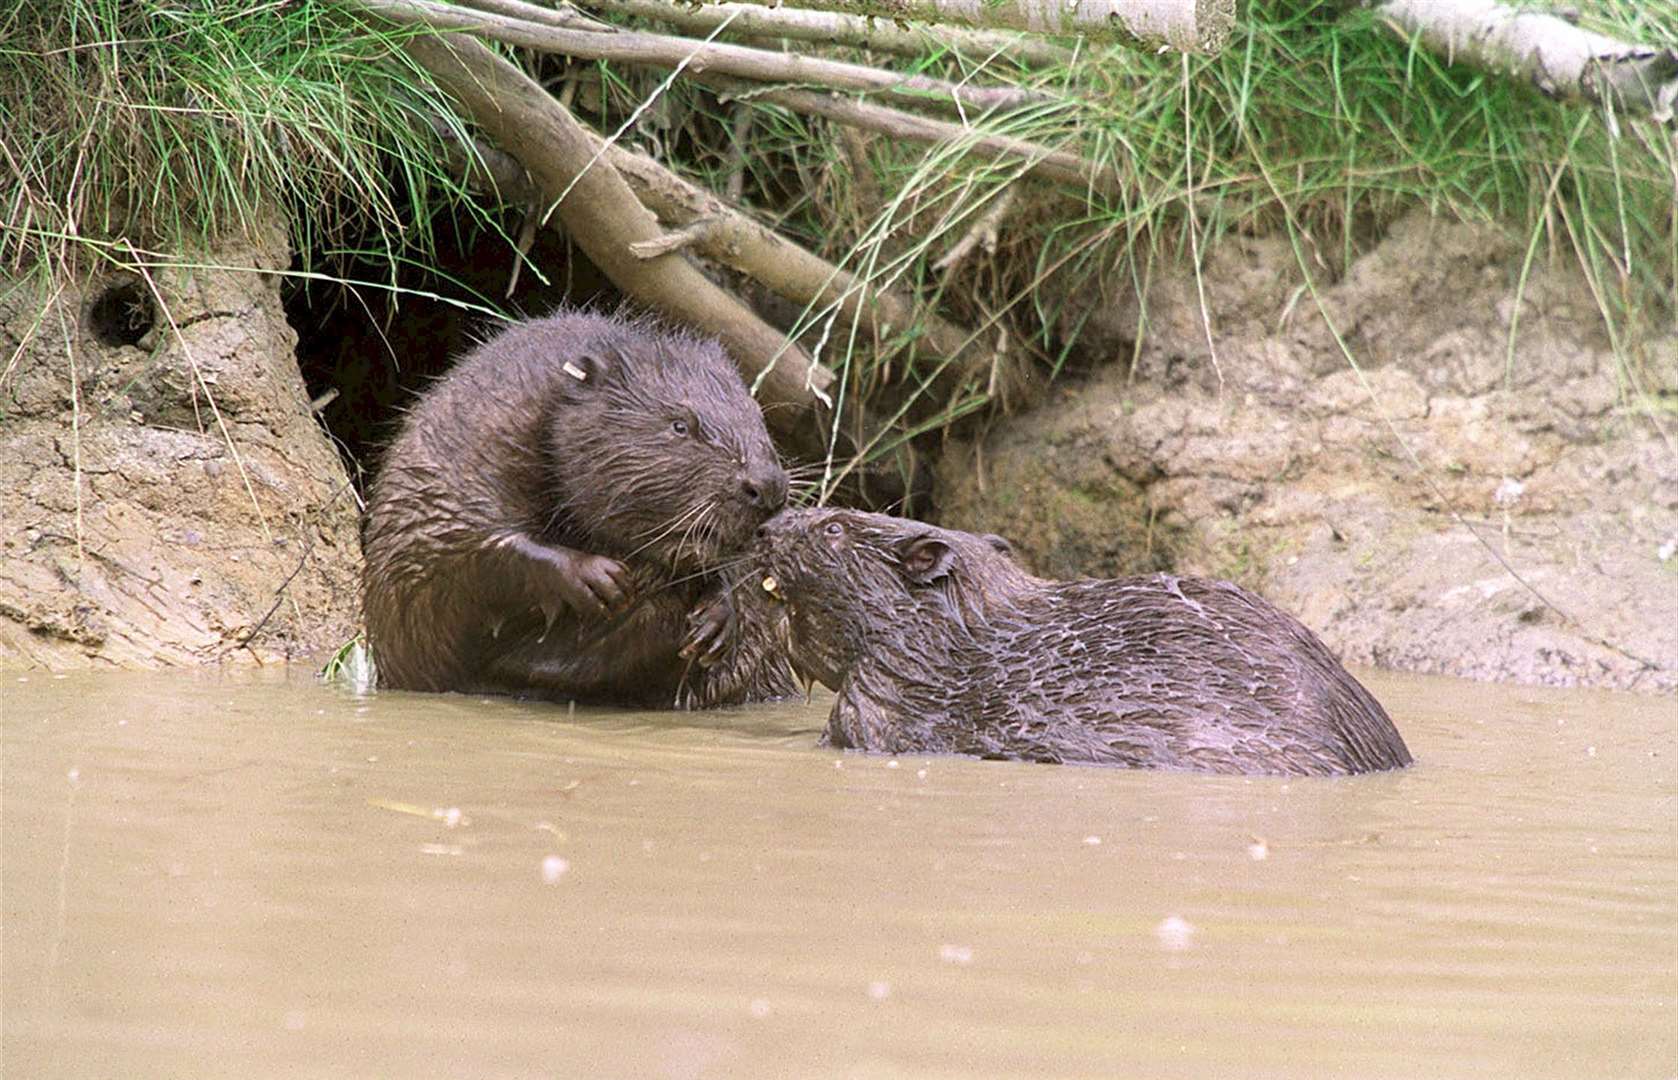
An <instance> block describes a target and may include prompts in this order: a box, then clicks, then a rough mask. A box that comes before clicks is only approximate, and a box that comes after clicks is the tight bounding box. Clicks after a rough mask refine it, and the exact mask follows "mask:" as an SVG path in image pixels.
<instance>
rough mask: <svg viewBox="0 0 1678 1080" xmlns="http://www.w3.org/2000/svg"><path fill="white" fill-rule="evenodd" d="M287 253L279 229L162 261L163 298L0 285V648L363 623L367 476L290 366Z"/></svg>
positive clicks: (120, 647)
mask: <svg viewBox="0 0 1678 1080" xmlns="http://www.w3.org/2000/svg"><path fill="white" fill-rule="evenodd" d="M287 261H288V253H287V249H286V245H285V241H284V238H283V236H282V234H281V233H280V232H279V231H278V230H274V231H272V232H271V233H270V234H268V235H267V236H265V237H263V238H261V239H260V240H259V241H257V242H256V243H254V244H247V245H240V246H237V247H232V248H228V249H224V250H221V251H218V252H216V253H215V254H214V255H213V257H210V258H207V259H204V260H203V262H204V263H205V264H207V265H212V266H216V267H246V268H250V269H242V270H231V271H229V270H221V269H203V268H200V269H195V270H191V271H187V270H180V271H172V272H170V273H167V274H164V275H161V276H160V277H159V279H158V287H159V288H160V290H161V292H162V294H163V297H164V301H165V303H164V304H163V305H161V306H158V305H155V304H154V303H153V302H152V300H151V297H150V290H149V289H148V288H147V287H146V285H145V284H144V282H142V281H139V280H137V279H133V278H129V277H123V276H112V275H109V274H92V275H90V276H89V277H87V278H86V279H84V280H78V281H72V282H66V283H59V282H47V281H44V280H42V279H39V278H34V279H26V280H23V281H14V282H8V283H6V287H5V288H4V289H0V354H3V355H4V356H6V357H7V358H8V360H9V366H8V368H7V370H6V371H5V373H4V381H3V384H0V413H3V419H0V445H3V450H0V522H3V523H4V524H3V526H0V663H4V664H6V665H13V666H15V665H42V666H47V667H51V668H60V669H62V668H74V667H86V666H124V667H135V666H140V667H149V666H156V665H159V664H189V663H190V664H196V663H204V662H209V661H219V660H235V661H237V660H249V659H253V658H257V657H261V658H264V659H266V658H275V657H289V656H298V655H304V654H318V653H319V652H321V651H322V650H324V649H329V648H331V647H333V646H335V645H337V644H339V643H341V642H343V641H344V640H346V639H347V638H348V637H349V635H350V634H351V633H352V632H353V630H354V626H355V623H356V619H357V612H358V608H359V604H358V602H357V582H358V578H359V566H360V558H361V556H360V548H359V544H358V541H357V533H356V514H357V511H356V503H355V496H354V494H353V492H352V491H351V490H350V487H349V484H348V481H347V479H346V477H345V474H344V470H343V467H342V466H341V464H340V463H339V461H338V458H337V455H336V454H335V453H334V452H333V451H332V448H331V446H330V445H329V444H328V442H327V441H326V438H325V436H324V433H323V432H322V431H321V430H320V428H319V426H318V425H317V424H316V423H315V421H314V417H313V415H312V413H311V411H310V406H309V401H308V398H307V396H306V395H305V393H304V390H303V383H302V379H301V378H300V376H299V375H298V370H297V362H296V358H295V354H294V349H295V346H296V338H295V335H294V334H293V333H292V330H291V328H290V327H289V326H287V324H286V321H285V317H284V314H283V312H282V311H281V307H280V297H279V289H278V279H277V277H276V275H275V274H274V273H273V272H272V271H275V270H280V269H283V268H284V267H285V266H286V264H287ZM253 635H254V636H253ZM247 641H248V647H247Z"/></svg>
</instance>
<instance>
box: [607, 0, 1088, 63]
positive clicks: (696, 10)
mask: <svg viewBox="0 0 1678 1080" xmlns="http://www.w3.org/2000/svg"><path fill="white" fill-rule="evenodd" d="M589 7H590V8H591V9H593V10H594V11H598V12H610V13H612V14H615V15H635V16H639V17H640V18H644V19H656V20H658V21H659V22H665V23H669V24H670V25H672V26H675V27H679V28H680V29H682V30H685V31H687V32H688V33H700V34H708V33H710V32H711V31H713V30H715V29H716V28H717V27H719V26H722V25H723V24H724V23H725V22H726V23H727V24H728V32H729V33H730V34H737V35H739V36H742V37H751V38H781V39H785V40H789V41H814V42H820V43H822V44H825V45H852V46H855V47H857V48H861V49H871V50H873V51H875V52H889V53H896V54H899V55H903V56H914V57H921V56H925V55H927V54H928V53H929V52H932V51H934V50H935V49H939V48H947V49H953V50H954V51H956V52H958V53H961V54H962V55H964V56H965V57H966V58H967V59H969V60H983V59H985V58H986V57H988V56H990V55H992V54H993V53H994V54H996V55H998V56H1005V57H1007V58H1008V59H1009V60H1012V61H1016V62H1019V63H1024V64H1029V65H1032V66H1035V67H1053V66H1056V65H1060V64H1070V63H1071V62H1072V59H1073V56H1074V53H1073V51H1072V50H1071V49H1068V48H1065V47H1063V46H1061V45H1056V44H1054V43H1053V42H1050V41H1046V40H1044V39H1042V38H1040V37H1036V36H1033V35H1028V34H1024V33H1021V32H1019V31H988V30H965V29H961V28H958V27H952V26H911V27H909V28H908V29H903V28H900V27H899V26H898V25H897V24H896V23H894V22H892V21H891V20H889V19H867V18H863V17H862V16H860V15H842V14H840V13H839V12H836V11H806V10H804V9H802V8H792V7H776V8H769V7H763V6H761V5H759V4H753V3H749V2H747V3H731V2H729V0H722V2H720V3H704V4H690V3H684V2H682V0H589Z"/></svg>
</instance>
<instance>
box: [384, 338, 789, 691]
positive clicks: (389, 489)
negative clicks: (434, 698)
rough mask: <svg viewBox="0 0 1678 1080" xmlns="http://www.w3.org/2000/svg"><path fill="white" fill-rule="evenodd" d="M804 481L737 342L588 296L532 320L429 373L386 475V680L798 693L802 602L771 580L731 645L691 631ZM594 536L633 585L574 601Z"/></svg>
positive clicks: (465, 686) (477, 687)
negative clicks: (788, 460) (605, 601)
mask: <svg viewBox="0 0 1678 1080" xmlns="http://www.w3.org/2000/svg"><path fill="white" fill-rule="evenodd" d="M567 364H569V365H570V368H571V372H567V370H566V365H567ZM574 373H575V374H574ZM577 374H581V375H582V378H578V377H577ZM678 421H679V422H680V423H679V424H678V423H677V422H678ZM681 429H685V433H684V431H683V430H681ZM786 488H787V477H786V473H785V472H784V471H783V470H782V469H781V466H780V464H779V462H778V461H777V459H776V456H775V451H774V448H773V446H772V445H771V443H770V441H769V436H768V433H767V431H766V430H765V428H764V424H763V416H762V413H761V412H760V410H759V409H758V407H757V404H756V403H755V402H754V401H753V400H752V398H751V396H750V395H749V393H748V392H747V391H746V388H745V386H744V385H743V383H742V382H741V380H740V377H739V375H738V374H737V373H736V371H735V369H734V366H733V364H732V363H731V362H730V361H729V359H728V357H727V356H726V355H725V354H724V352H723V350H722V348H721V347H720V346H719V345H717V344H716V343H715V342H713V341H709V340H705V339H701V338H697V337H693V336H690V335H687V334H684V333H680V332H676V331H672V330H669V329H666V328H663V327H661V326H658V325H657V324H654V323H652V322H650V321H646V320H633V319H624V318H618V317H612V316H606V315H601V314H594V313H585V312H576V311H564V312H560V313H558V314H555V315H550V316H548V317H546V318H541V319H534V320H531V321H528V322H524V323H520V324H517V325H515V326H513V327H511V328H510V329H508V330H506V331H505V332H504V333H502V334H500V335H499V336H497V337H495V338H493V339H491V340H489V341H486V342H485V343H483V344H482V345H480V346H479V347H478V348H476V349H475V350H473V351H472V352H471V353H469V354H468V355H467V356H466V357H465V358H463V359H462V360H461V361H460V362H459V363H458V364H457V365H456V366H455V367H454V368H453V369H452V370H451V371H450V372H449V373H448V374H447V375H446V376H444V377H443V378H442V379H441V380H439V381H438V382H437V383H436V384H435V385H434V386H432V387H431V388H430V389H429V390H428V391H427V392H426V393H425V394H424V395H422V397H421V398H420V400H419V401H418V403H417V404H416V405H415V406H414V408H413V410H412V412H411V413H410V414H409V415H408V416H407V418H406V420H405V422H404V423H403V425H402V429H401V432H400V433H399V434H398V436H397V438H396V439H395V441H394V442H393V443H392V445H391V447H390V448H389V450H388V452H387V454H386V456H385V459H384V463H383V466H382V468H381V470H380V472H379V475H378V476H377V478H376V479H375V481H374V483H373V487H372V490H371V495H370V498H369V505H368V514H367V522H366V528H365V530H364V534H363V547H364V549H365V553H366V571H365V578H364V591H363V603H364V608H365V612H366V617H367V628H368V636H369V640H370V643H371V646H372V649H373V653H374V658H375V660H376V662H377V664H378V669H379V679H380V683H381V685H383V686H387V687H393V688H400V689H414V690H462V691H472V692H495V693H511V694H518V695H527V696H539V697H547V698H552V699H556V700H577V701H585V702H599V703H610V704H622V705H636V706H646V707H671V706H680V707H700V706H710V705H719V704H730V703H734V702H739V701H746V700H758V699H764V698H770V697H777V696H784V695H785V694H786V693H787V692H788V691H789V690H791V689H793V683H792V682H791V675H790V672H788V671H787V670H786V666H785V661H784V660H783V659H781V658H780V639H779V635H778V633H777V627H778V626H779V623H780V620H779V617H778V614H768V613H766V612H765V610H764V606H763V605H762V603H761V600H759V599H758V598H757V597H755V596H753V595H752V594H751V592H750V591H746V592H744V593H742V594H741V601H740V605H739V607H740V610H739V611H738V614H739V616H740V617H739V619H738V620H737V621H736V622H735V624H734V625H735V626H736V627H737V638H736V640H735V641H734V642H733V646H732V648H730V649H728V650H727V652H726V654H725V655H724V657H723V659H722V660H721V661H720V662H719V663H717V664H716V665H715V666H713V667H711V668H709V669H704V668H702V667H701V666H699V665H698V664H695V663H693V662H692V661H690V660H688V659H685V658H683V657H682V656H680V655H678V653H679V650H680V649H681V648H682V646H683V643H684V640H685V639H686V638H687V636H688V634H689V632H690V631H689V613H690V612H694V611H695V610H696V609H697V608H699V607H701V606H702V605H707V604H710V605H714V604H715V603H716V602H717V601H718V600H719V599H725V598H727V597H729V596H730V595H731V590H730V589H729V588H728V583H727V582H726V581H725V580H724V578H723V575H722V573H721V571H723V570H725V569H726V567H727V565H728V564H729V562H730V560H731V559H732V558H734V557H735V556H737V555H738V553H739V551H740V549H741V548H743V547H744V546H745V545H746V544H747V543H748V541H749V540H750V539H751V536H752V533H753V530H754V529H755V528H756V527H757V526H758V524H759V523H760V522H762V521H763V520H764V518H766V517H767V516H768V515H769V514H770V513H772V512H773V511H774V510H775V509H778V508H779V507H780V506H781V505H782V504H783V503H784V502H785V497H786ZM578 553H581V554H583V555H584V557H585V561H586V556H589V555H593V556H603V557H605V559H606V560H615V561H616V562H619V563H621V564H622V566H623V567H624V568H626V569H627V571H628V574H627V580H630V581H632V582H633V584H632V586H631V588H630V589H629V602H628V603H627V604H626V605H623V606H622V607H621V608H620V609H619V610H617V611H614V612H610V613H607V612H606V611H605V610H602V611H600V612H598V613H593V612H586V611H585V612H582V613H579V611H578V610H573V607H571V606H567V604H565V603H563V602H562V601H561V599H560V596H561V594H562V592H563V591H564V590H563V588H562V586H569V587H570V588H572V589H576V588H577V584H576V582H577V581H578V577H577V575H576V574H575V573H572V572H571V571H570V569H569V568H572V567H574V566H575V565H576V563H575V561H574V560H571V557H572V555H574V554H578ZM567 560H571V561H567ZM589 565H592V566H595V567H599V566H603V565H609V564H608V563H607V562H600V561H596V562H590V563H589Z"/></svg>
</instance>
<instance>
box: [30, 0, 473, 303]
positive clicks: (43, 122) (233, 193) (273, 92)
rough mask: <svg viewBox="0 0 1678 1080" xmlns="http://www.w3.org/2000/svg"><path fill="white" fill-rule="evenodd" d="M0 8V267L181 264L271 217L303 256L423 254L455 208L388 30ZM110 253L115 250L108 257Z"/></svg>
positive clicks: (300, 14)
mask: <svg viewBox="0 0 1678 1080" xmlns="http://www.w3.org/2000/svg"><path fill="white" fill-rule="evenodd" d="M8 6H9V7H10V8H11V10H10V11H9V12H4V11H0V154H3V157H0V175H5V176H6V177H7V179H8V180H9V181H11V180H15V181H16V183H15V185H14V184H11V183H8V184H6V185H4V186H0V191H6V190H10V192H11V194H10V195H9V196H5V195H0V213H4V215H5V219H4V220H5V227H4V230H3V231H0V266H6V267H11V268H14V269H15V268H18V267H28V266H42V265H45V266H48V267H59V268H67V267H69V266H71V265H74V264H77V263H81V262H85V261H87V259H89V258H94V259H101V258H103V259H117V260H120V259H122V258H125V257H126V258H130V259H134V260H139V261H144V260H145V259H146V258H147V255H146V253H147V252H154V251H155V252H159V253H165V256H164V257H176V258H178V257H180V256H182V255H184V254H186V253H194V252H202V251H203V250H205V249H206V248H207V246H208V245H210V244H211V243H213V242H215V241H216V240H218V239H221V238H224V237H227V236H230V235H235V234H240V233H245V234H250V233H252V232H254V231H255V230H258V229H260V228H262V227H264V226H265V225H266V224H268V223H270V222H271V221H272V220H273V219H274V217H275V215H276V213H278V214H279V215H281V216H282V217H283V218H284V219H285V222H286V224H288V225H289V226H290V227H291V229H292V234H293V240H294V245H295V247H296V248H297V250H299V251H301V252H305V253H309V252H313V253H317V254H318V253H325V254H327V255H328V256H329V255H330V254H331V253H332V252H333V251H334V250H336V249H339V248H344V249H348V248H351V247H353V248H357V249H360V250H362V251H367V250H371V251H374V252H377V253H380V254H382V255H383V256H385V257H386V258H387V259H388V261H389V264H390V265H391V267H392V274H393V276H394V270H395V265H396V260H397V259H398V258H400V257H404V256H413V257H419V258H424V257H425V256H426V255H427V253H428V252H429V250H430V235H429V232H428V228H429V226H428V222H429V220H430V218H431V214H430V213H429V211H430V210H431V209H435V208H437V207H441V206H445V205H449V204H454V205H458V206H461V207H462V208H463V210H465V211H466V212H470V209H469V208H470V203H468V202H466V201H465V200H463V199H462V198H461V192H460V190H459V186H458V185H457V184H456V183H455V182H454V181H453V180H451V179H450V178H449V177H448V176H447V175H446V174H445V173H444V171H443V170H442V169H441V168H440V166H439V165H438V164H437V163H436V157H435V152H434V147H435V136H434V134H433V132H432V130H431V128H430V126H429V120H428V118H429V117H431V116H433V115H444V116H446V115H448V113H447V110H446V109H443V108H441V105H440V102H439V101H438V99H437V96H436V94H435V93H434V92H433V91H432V90H431V89H430V88H429V84H428V83H427V81H426V80H424V79H423V78H421V77H419V76H418V75H417V74H415V73H414V71H413V70H412V68H411V67H410V66H409V65H407V64H405V63H404V62H403V60H402V58H401V55H400V54H399V53H398V52H397V51H396V49H395V48H394V43H395V41H396V40H397V38H396V37H395V36H394V35H391V34H386V33H379V32H374V31H369V30H366V29H365V28H361V27H357V26H355V25H353V24H351V23H350V22H348V21H346V20H345V19H344V18H343V17H342V16H341V15H339V16H337V17H335V18H334V17H329V16H328V14H327V10H328V9H326V8H325V7H323V6H322V5H320V4H316V3H293V2H272V3H265V4H258V5H255V6H248V7H247V6H240V5H232V4H218V3H207V2H193V0H66V2H62V3H38V2H35V0H10V3H9V4H8ZM113 243H114V244H115V246H112V245H113Z"/></svg>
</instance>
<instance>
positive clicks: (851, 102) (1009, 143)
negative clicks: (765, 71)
mask: <svg viewBox="0 0 1678 1080" xmlns="http://www.w3.org/2000/svg"><path fill="white" fill-rule="evenodd" d="M690 77H691V78H692V79H693V81H695V82H698V83H702V84H704V85H706V86H710V87H712V88H714V89H717V90H721V91H724V92H725V93H728V94H730V95H733V96H734V97H736V98H740V99H743V100H748V101H767V102H769V103H770V104H772V105H779V106H781V107H782V108H786V109H791V110H792V111H793V112H800V113H808V114H811V115H813V116H822V117H826V118H827V119H829V120H832V121H834V122H836V123H840V124H849V125H851V126H852V127H860V128H865V129H867V130H869V131H877V132H879V133H880V134H882V135H889V136H891V137H892V138H894V139H911V140H913V141H915V142H931V143H951V144H966V145H967V146H968V147H969V149H968V153H972V154H985V155H988V156H989V157H991V158H992V159H1014V160H1019V161H1025V162H1028V163H1029V168H1028V169H1027V170H1026V171H1027V174H1028V175H1031V176H1035V177H1037V178H1038V179H1042V180H1049V181H1053V182H1055V183H1060V184H1070V185H1072V186H1074V187H1077V188H1079V189H1082V190H1084V191H1094V192H1099V193H1100V194H1102V195H1109V196H1110V195H1114V194H1116V193H1117V192H1118V189H1119V177H1118V174H1117V173H1115V172H1114V171H1113V170H1112V169H1110V168H1108V167H1106V166H1102V165H1098V164H1096V163H1095V162H1093V161H1090V160H1088V159H1087V158H1082V157H1079V156H1078V155H1077V154H1073V153H1069V152H1068V151H1065V150H1054V149H1051V148H1049V147H1047V146H1044V145H1042V144H1041V143H1034V142H1030V141H1028V140H1026V139H1016V138H1014V137H1013V136H1011V135H997V134H989V135H985V134H980V133H978V132H976V131H975V130H974V129H972V128H969V127H963V126H962V125H960V124H952V123H949V122H948V121H944V120H936V119H934V118H932V117H929V116H921V115H919V114H917V113H909V112H904V111H903V110H901V109H893V108H890V107H888V106H885V105H874V104H872V103H870V102H866V101H858V100H856V99H855V98H849V97H840V96H838V95H836V94H823V93H817V92H814V91H810V90H795V89H790V88H785V87H760V86H757V85H755V84H753V83H749V82H743V81H741V80H739V79H731V78H728V77H727V76H724V75H712V74H711V73H710V72H690Z"/></svg>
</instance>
